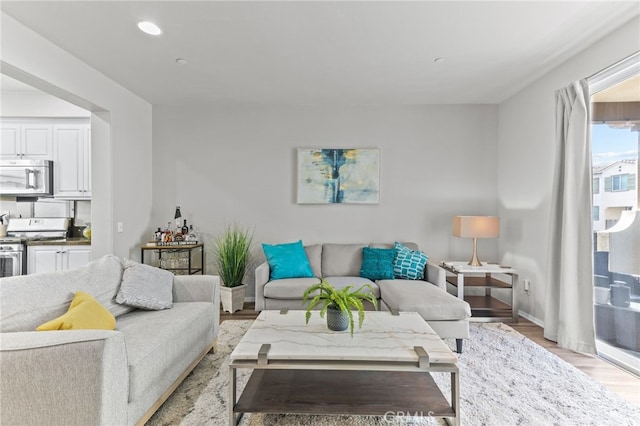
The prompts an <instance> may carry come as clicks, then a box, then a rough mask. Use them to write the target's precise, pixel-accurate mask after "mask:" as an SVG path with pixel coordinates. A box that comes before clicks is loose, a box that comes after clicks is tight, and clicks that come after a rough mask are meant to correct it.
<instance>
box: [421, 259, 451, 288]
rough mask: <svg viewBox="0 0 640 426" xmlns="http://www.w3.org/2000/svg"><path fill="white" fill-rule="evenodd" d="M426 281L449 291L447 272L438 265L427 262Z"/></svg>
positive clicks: (425, 269)
mask: <svg viewBox="0 0 640 426" xmlns="http://www.w3.org/2000/svg"><path fill="white" fill-rule="evenodd" d="M424 279H425V280H426V281H429V282H430V283H432V284H435V285H436V286H438V287H440V288H441V289H443V290H444V291H447V276H446V271H445V270H444V269H443V268H441V267H440V266H438V265H437V264H435V263H433V262H430V261H427V267H426V268H424Z"/></svg>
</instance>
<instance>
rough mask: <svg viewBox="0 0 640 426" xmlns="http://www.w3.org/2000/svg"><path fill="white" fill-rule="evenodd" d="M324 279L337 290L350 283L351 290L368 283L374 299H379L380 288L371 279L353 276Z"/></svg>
mask: <svg viewBox="0 0 640 426" xmlns="http://www.w3.org/2000/svg"><path fill="white" fill-rule="evenodd" d="M324 279H325V280H326V281H327V282H328V283H329V284H331V285H332V286H333V287H335V288H336V289H338V290H339V289H342V288H345V287H346V286H348V285H350V286H351V291H353V290H357V289H358V288H360V287H362V286H363V285H365V284H369V285H370V286H371V287H372V288H373V293H374V294H375V296H376V299H380V288H379V287H378V285H377V284H376V283H375V282H373V281H371V280H370V279H368V278H363V277H358V276H355V277H324ZM363 291H366V289H363Z"/></svg>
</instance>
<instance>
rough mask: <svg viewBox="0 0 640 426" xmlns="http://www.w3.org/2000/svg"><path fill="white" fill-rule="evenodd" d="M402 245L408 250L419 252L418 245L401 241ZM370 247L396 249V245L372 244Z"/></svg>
mask: <svg viewBox="0 0 640 426" xmlns="http://www.w3.org/2000/svg"><path fill="white" fill-rule="evenodd" d="M400 244H402V245H403V246H405V247H406V248H409V249H411V250H418V245H417V244H416V243H410V242H403V241H400ZM369 247H371V248H387V249H389V248H394V247H395V243H371V244H369Z"/></svg>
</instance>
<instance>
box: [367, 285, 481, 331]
mask: <svg viewBox="0 0 640 426" xmlns="http://www.w3.org/2000/svg"><path fill="white" fill-rule="evenodd" d="M377 284H378V286H379V287H380V293H381V295H382V299H383V300H384V301H385V303H386V304H387V306H389V308H390V309H397V310H398V311H401V312H417V313H419V314H420V316H422V318H424V320H425V321H450V320H464V319H467V318H469V317H471V307H470V306H469V304H468V303H467V302H465V301H464V300H460V299H458V298H457V297H455V296H454V295H452V294H449V293H447V292H446V291H444V290H442V289H441V288H439V287H436V286H435V285H433V284H431V283H429V282H426V281H419V280H418V281H416V280H399V279H395V280H380V281H377Z"/></svg>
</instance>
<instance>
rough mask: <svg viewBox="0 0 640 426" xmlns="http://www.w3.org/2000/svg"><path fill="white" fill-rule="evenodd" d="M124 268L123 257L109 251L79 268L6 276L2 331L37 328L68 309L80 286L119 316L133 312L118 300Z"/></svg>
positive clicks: (0, 304)
mask: <svg viewBox="0 0 640 426" xmlns="http://www.w3.org/2000/svg"><path fill="white" fill-rule="evenodd" d="M122 271H123V267H122V263H121V262H120V259H118V258H117V257H115V256H112V255H107V256H104V257H102V258H100V259H97V260H94V261H93V262H90V263H88V264H86V265H85V266H83V267H82V268H79V269H74V270H66V271H59V272H47V273H43V274H34V275H22V276H16V277H8V278H3V279H2V285H0V331H1V332H3V333H6V332H14V331H34V330H35V329H36V327H38V326H39V325H40V324H43V323H45V322H47V321H50V320H52V319H54V318H57V317H59V316H61V315H63V314H64V313H65V312H67V310H68V309H69V305H70V304H71V300H72V299H73V297H74V295H75V293H76V291H78V290H80V291H84V292H86V293H89V294H90V295H91V296H93V297H94V298H95V299H96V300H97V301H98V302H100V304H101V305H102V306H104V307H105V308H107V309H108V310H109V312H111V313H112V314H113V315H114V316H115V317H116V318H117V317H118V316H119V315H122V314H124V313H126V312H130V311H131V310H133V308H131V307H129V306H124V305H119V304H118V303H116V302H115V296H116V293H117V292H118V287H119V286H120V281H121V279H122Z"/></svg>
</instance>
